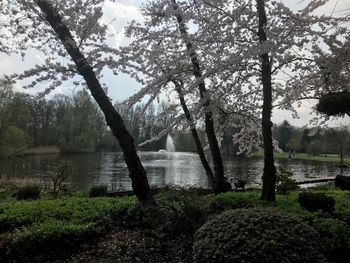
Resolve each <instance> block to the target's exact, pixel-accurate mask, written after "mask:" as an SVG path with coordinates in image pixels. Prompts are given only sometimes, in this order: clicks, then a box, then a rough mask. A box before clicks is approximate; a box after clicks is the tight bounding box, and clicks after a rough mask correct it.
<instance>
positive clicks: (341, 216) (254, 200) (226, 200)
mask: <svg viewBox="0 0 350 263" xmlns="http://www.w3.org/2000/svg"><path fill="white" fill-rule="evenodd" d="M325 191H327V195H329V196H332V197H333V198H334V199H335V200H336V204H335V212H334V215H336V216H331V215H329V214H328V213H317V212H316V213H315V212H309V211H307V210H306V209H303V208H302V207H301V206H300V205H299V203H298V194H299V193H298V192H290V194H288V195H278V196H277V202H276V203H275V204H270V203H265V202H262V201H260V200H259V193H258V192H246V193H225V194H220V195H217V196H214V197H211V198H209V200H207V201H206V202H208V203H209V204H210V202H214V203H215V202H216V200H217V199H218V200H220V201H221V200H223V201H222V203H223V204H225V206H222V207H224V208H223V209H225V210H227V209H232V207H234V206H235V205H236V203H239V202H241V200H246V201H243V203H245V202H247V201H248V202H249V204H250V206H252V207H260V208H261V207H273V208H275V209H278V210H280V211H283V212H287V213H290V214H294V215H296V216H298V217H299V218H300V219H301V220H302V221H304V222H305V223H308V224H310V225H311V226H312V227H314V228H315V229H316V230H317V232H318V233H319V234H320V238H321V242H322V243H323V244H324V245H323V251H324V253H325V254H326V255H327V258H329V259H330V260H336V262H345V261H346V260H347V258H348V257H349V256H350V254H349V251H350V238H349V237H350V225H349V224H348V223H346V222H344V220H346V221H347V222H350V203H349V200H350V195H349V193H348V192H341V191H335V190H334V188H333V189H332V188H328V189H322V192H325ZM315 192H316V193H317V192H318V191H317V190H316V191H315Z"/></svg>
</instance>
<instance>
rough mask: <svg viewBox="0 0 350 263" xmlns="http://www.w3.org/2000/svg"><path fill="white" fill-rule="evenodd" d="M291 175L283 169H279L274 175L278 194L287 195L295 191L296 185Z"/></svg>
mask: <svg viewBox="0 0 350 263" xmlns="http://www.w3.org/2000/svg"><path fill="white" fill-rule="evenodd" d="M292 176H293V173H292V172H291V171H289V170H287V169H285V168H283V167H279V169H278V172H277V174H276V191H277V193H279V194H287V193H288V192H289V191H293V190H297V189H298V185H297V183H296V181H295V180H294V179H292V178H291V177H292Z"/></svg>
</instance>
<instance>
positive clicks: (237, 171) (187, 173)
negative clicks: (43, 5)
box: [0, 151, 349, 190]
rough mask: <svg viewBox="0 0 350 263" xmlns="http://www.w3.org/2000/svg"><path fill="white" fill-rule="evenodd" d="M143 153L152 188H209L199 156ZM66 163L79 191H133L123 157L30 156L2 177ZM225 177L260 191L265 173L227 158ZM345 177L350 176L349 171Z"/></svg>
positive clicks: (297, 171)
mask: <svg viewBox="0 0 350 263" xmlns="http://www.w3.org/2000/svg"><path fill="white" fill-rule="evenodd" d="M168 155H169V153H168V152H166V151H160V152H139V156H140V158H141V161H142V163H143V165H144V167H145V169H146V171H147V175H148V180H149V183H150V185H151V186H153V187H155V186H157V187H163V186H166V185H170V186H181V187H194V186H195V187H208V181H207V178H206V175H205V171H204V170H203V168H202V166H201V163H200V160H199V158H198V156H197V155H196V154H195V153H182V152H172V153H171V155H172V156H171V158H170V159H169V158H168V157H169V156H168ZM63 160H66V161H69V162H71V164H72V165H73V167H74V170H73V175H72V176H71V177H70V178H69V180H68V182H69V183H70V184H71V185H72V186H74V187H76V188H77V189H84V190H86V189H88V188H89V187H90V186H92V185H100V184H105V185H108V186H109V187H113V188H118V189H119V188H123V189H130V188H131V182H130V179H129V177H128V170H127V167H126V164H125V162H124V160H123V156H122V154H121V153H99V154H62V155H46V156H30V157H25V158H18V159H13V160H6V161H4V160H2V161H0V174H1V175H2V176H16V177H23V176H25V175H28V176H35V177H46V176H48V175H51V174H53V173H54V172H55V169H56V167H57V165H58V163H59V162H61V161H63ZM224 163H225V174H226V176H227V177H228V178H234V179H242V180H245V181H247V182H248V183H247V187H259V186H260V185H261V175H262V173H263V160H262V159H261V158H244V157H225V158H224ZM276 163H277V165H278V166H284V167H286V168H287V169H290V170H292V171H293V177H294V178H295V179H297V180H300V179H304V178H312V177H322V176H324V177H328V176H334V175H336V174H338V173H339V172H340V171H339V168H337V167H335V166H334V164H330V163H322V162H312V161H302V160H292V161H288V160H277V161H276ZM344 174H349V171H348V169H345V170H344Z"/></svg>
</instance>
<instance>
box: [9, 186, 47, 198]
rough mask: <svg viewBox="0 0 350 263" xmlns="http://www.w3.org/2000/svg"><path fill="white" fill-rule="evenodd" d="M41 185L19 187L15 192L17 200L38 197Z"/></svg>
mask: <svg viewBox="0 0 350 263" xmlns="http://www.w3.org/2000/svg"><path fill="white" fill-rule="evenodd" d="M40 193H41V187H40V186H39V185H26V186H23V187H20V188H19V189H18V190H17V192H16V193H15V196H16V199H17V200H28V199H32V200H35V199H39V198H40Z"/></svg>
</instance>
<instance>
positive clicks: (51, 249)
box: [0, 197, 136, 262]
mask: <svg viewBox="0 0 350 263" xmlns="http://www.w3.org/2000/svg"><path fill="white" fill-rule="evenodd" d="M135 202H136V200H135V198H133V197H123V198H77V197H72V198H66V199H61V200H40V201H33V202H17V203H4V204H0V262H2V259H1V255H4V254H5V255H6V254H8V255H9V256H10V257H11V258H6V260H10V259H11V260H17V261H21V262H22V261H23V259H22V258H21V257H22V256H24V255H32V256H33V258H38V259H40V260H41V261H44V262H45V260H44V259H41V258H42V257H48V258H51V257H52V258H54V257H55V256H57V255H61V254H64V253H70V252H71V250H72V249H74V248H75V247H77V246H79V245H80V244H81V243H85V242H88V241H89V240H91V238H92V237H93V236H95V235H98V234H102V233H103V232H104V231H105V230H106V229H108V227H109V226H111V224H113V225H124V224H128V221H126V220H125V218H126V216H125V215H126V214H127V211H128V210H129V209H131V208H132V207H133V206H135ZM1 235H2V236H3V237H4V236H6V238H5V240H1ZM4 250H5V251H6V253H4ZM29 259H31V257H29ZM32 261H34V259H33V260H32Z"/></svg>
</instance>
